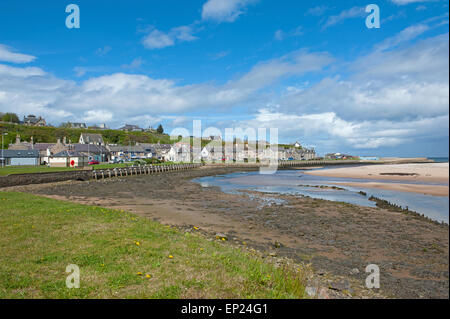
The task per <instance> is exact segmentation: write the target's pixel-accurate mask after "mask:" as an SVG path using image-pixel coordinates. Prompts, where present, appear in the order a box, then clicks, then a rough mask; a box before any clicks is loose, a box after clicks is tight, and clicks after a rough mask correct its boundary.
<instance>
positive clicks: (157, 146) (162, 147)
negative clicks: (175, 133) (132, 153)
mask: <svg viewBox="0 0 450 319" xmlns="http://www.w3.org/2000/svg"><path fill="white" fill-rule="evenodd" d="M153 147H154V148H155V150H156V151H169V150H170V149H171V148H172V144H153Z"/></svg>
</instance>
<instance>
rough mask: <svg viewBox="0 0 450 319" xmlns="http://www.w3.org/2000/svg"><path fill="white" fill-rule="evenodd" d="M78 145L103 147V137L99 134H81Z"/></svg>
mask: <svg viewBox="0 0 450 319" xmlns="http://www.w3.org/2000/svg"><path fill="white" fill-rule="evenodd" d="M78 143H80V144H95V145H105V142H104V141H103V137H102V135H101V134H91V133H81V135H80V140H79V142H78Z"/></svg>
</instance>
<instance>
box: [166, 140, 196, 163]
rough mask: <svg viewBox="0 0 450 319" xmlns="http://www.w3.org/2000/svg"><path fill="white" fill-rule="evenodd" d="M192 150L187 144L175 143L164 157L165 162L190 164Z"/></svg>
mask: <svg viewBox="0 0 450 319" xmlns="http://www.w3.org/2000/svg"><path fill="white" fill-rule="evenodd" d="M191 153H192V149H191V145H190V144H189V143H175V144H174V145H172V147H171V148H170V150H169V152H168V153H167V154H166V155H165V160H166V161H170V162H188V163H189V162H191V159H192V156H191Z"/></svg>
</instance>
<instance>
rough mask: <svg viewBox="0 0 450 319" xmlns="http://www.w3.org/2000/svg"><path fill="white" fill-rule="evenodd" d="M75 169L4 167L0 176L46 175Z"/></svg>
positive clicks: (42, 166)
mask: <svg viewBox="0 0 450 319" xmlns="http://www.w3.org/2000/svg"><path fill="white" fill-rule="evenodd" d="M73 170H75V168H71V167H47V166H44V165H41V166H6V167H0V176H6V175H11V174H26V173H28V174H29V173H46V172H63V171H73Z"/></svg>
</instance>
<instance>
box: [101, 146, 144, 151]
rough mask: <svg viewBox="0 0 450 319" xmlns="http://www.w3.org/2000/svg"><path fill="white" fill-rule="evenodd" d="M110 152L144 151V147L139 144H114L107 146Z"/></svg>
mask: <svg viewBox="0 0 450 319" xmlns="http://www.w3.org/2000/svg"><path fill="white" fill-rule="evenodd" d="M108 148H109V150H110V151H111V152H128V153H144V152H145V148H144V147H142V146H141V145H134V146H130V145H116V146H108Z"/></svg>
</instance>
